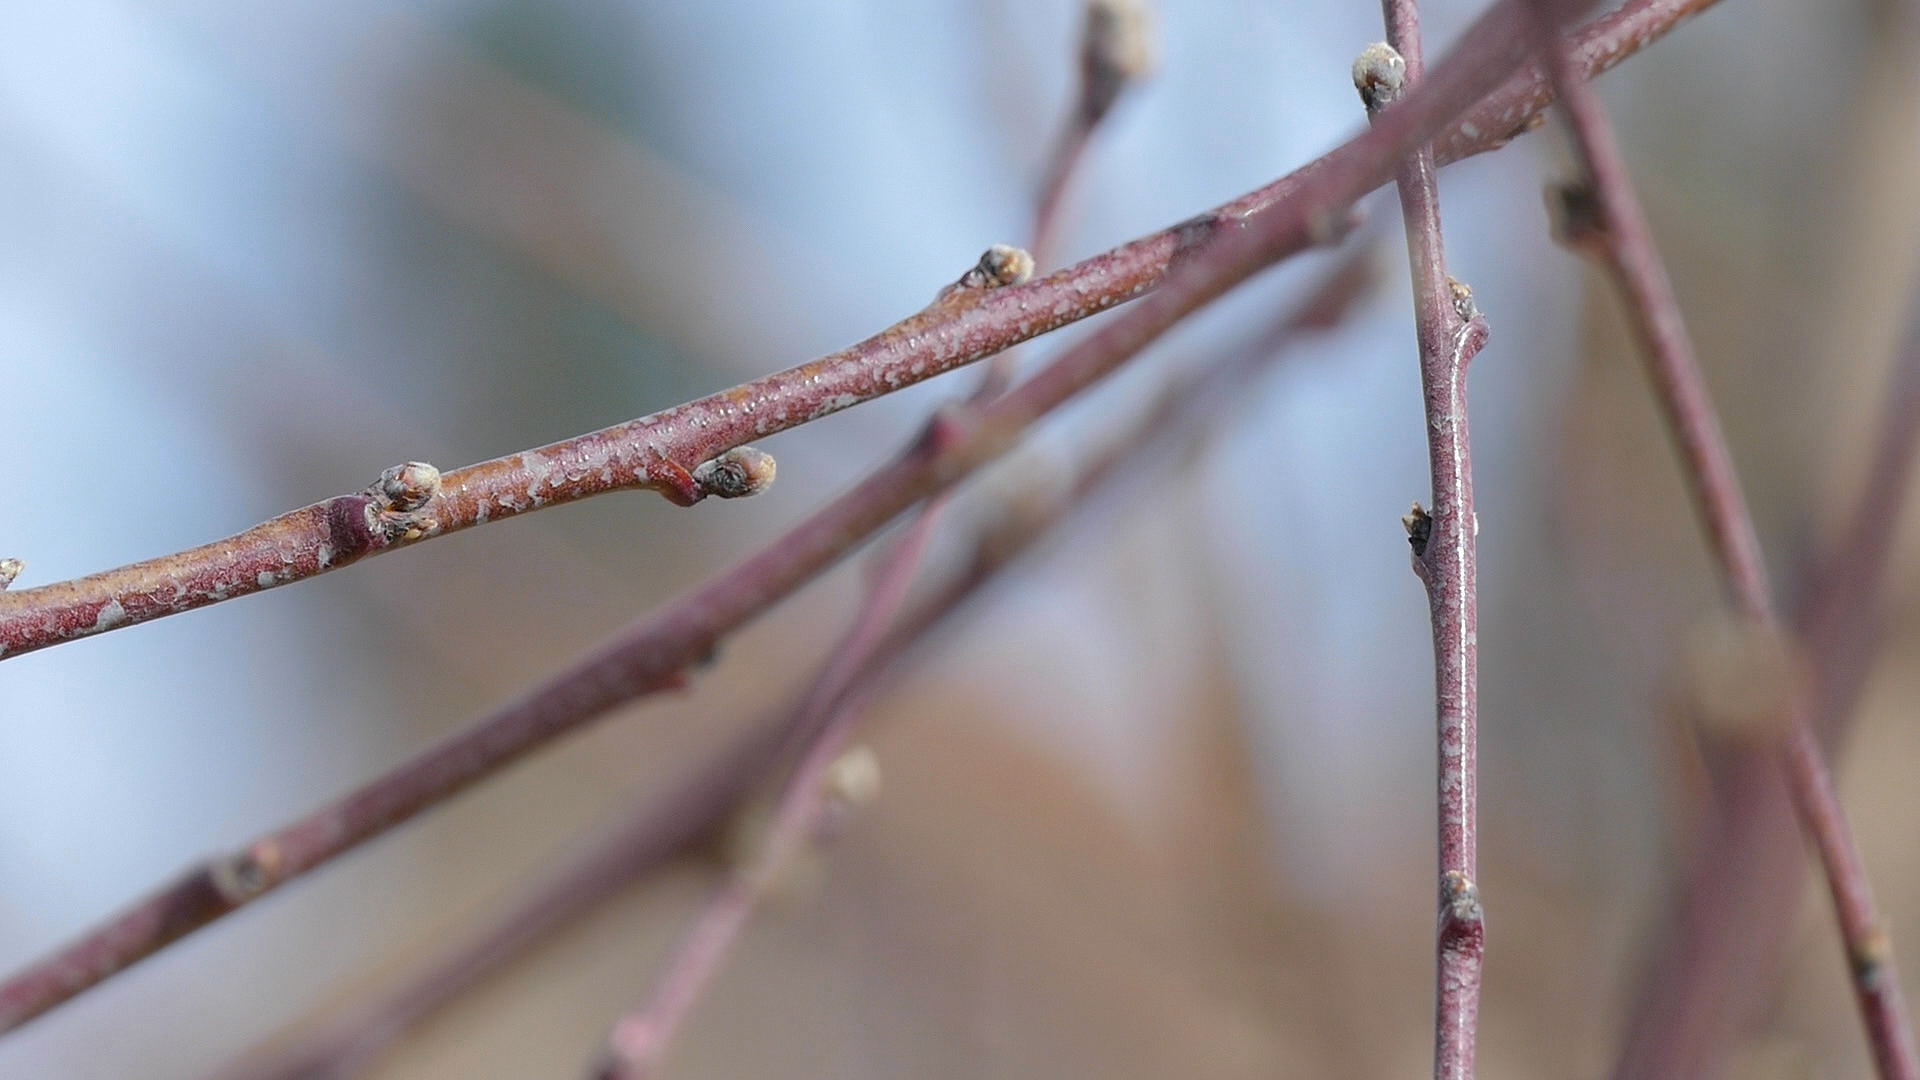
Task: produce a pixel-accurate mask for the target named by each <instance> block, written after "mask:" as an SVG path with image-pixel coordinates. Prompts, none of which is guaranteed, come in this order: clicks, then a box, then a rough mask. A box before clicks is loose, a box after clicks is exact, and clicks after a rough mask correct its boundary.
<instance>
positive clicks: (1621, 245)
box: [1532, 0, 1920, 1080]
mask: <svg viewBox="0 0 1920 1080" xmlns="http://www.w3.org/2000/svg"><path fill="white" fill-rule="evenodd" d="M1532 3H1533V5H1534V10H1535V13H1536V15H1537V19H1536V23H1537V26H1538V30H1539V33H1538V34H1537V37H1538V39H1539V41H1540V46H1541V51H1542V53H1543V54H1544V56H1545V59H1546V61H1547V65H1548V69H1549V72H1550V74H1551V75H1552V78H1553V82H1554V85H1555V88H1556V89H1557V91H1558V93H1559V97H1560V107H1561V111H1562V115H1563V116H1564V118H1565V120H1566V124H1567V128H1568V131H1569V133H1570V134H1571V135H1572V142H1573V148H1574V156H1575V159H1576V161H1577V162H1578V164H1579V167H1580V170H1581V173H1582V176H1581V179H1580V180H1578V181H1576V182H1574V183H1571V184H1567V185H1565V186H1563V187H1561V188H1559V189H1557V190H1556V191H1554V192H1552V193H1551V196H1550V197H1551V198H1552V200H1553V201H1554V209H1555V211H1556V219H1557V220H1556V231H1557V232H1558V233H1559V234H1560V235H1561V238H1562V239H1563V240H1564V241H1566V242H1567V243H1568V244H1569V245H1570V246H1572V247H1574V248H1576V249H1577V250H1579V251H1580V252H1582V253H1583V254H1585V255H1588V256H1589V257H1592V258H1594V259H1596V260H1597V261H1598V262H1599V263H1600V264H1601V265H1602V267H1603V268H1604V269H1605V270H1606V271H1607V273H1608V275H1609V276H1610V277H1611V278H1612V279H1613V284H1614V286H1615V288H1616V289H1617V290H1618V292H1619V294H1620V297H1621V300H1622V303H1623V306H1624V307H1625V309H1626V314H1627V318H1628V322H1629V323H1630V324H1631V325H1632V329H1633V333H1634V336H1635V337H1636V338H1637V339H1638V340H1639V343H1640V347H1641V351H1642V352H1643V353H1644V354H1645V358H1646V360H1647V366H1648V372H1649V374H1650V375H1651V376H1652V381H1653V386H1654V392H1655V397H1656V398H1657V399H1658V400H1659V403H1660V406H1661V409H1662V411H1663V412H1664V413H1665V416H1666V421H1667V426H1668V427H1669V429H1670V430H1671V432H1672V434H1673V436H1674V439H1675V441H1676V442H1677V443H1678V448H1679V451H1680V456H1681V460H1682V463H1683V468H1682V470H1681V471H1682V473H1683V474H1684V475H1685V476H1686V478H1687V480H1688V484H1689V487H1690V489H1691V491H1692V494H1693V498H1694V501H1695V504H1696V507H1697V509H1698V510H1699V513H1700V516H1701V519H1702V523H1703V524H1704V525H1705V526H1706V530H1707V535H1708V540H1709V546H1710V547H1711V548H1712V550H1713V554H1714V556H1715V558H1716V561H1717V562H1718V563H1719V566H1720V572H1721V575H1722V577H1723V579H1724V581H1725V584H1726V586H1727V588H1728V591H1729V592H1730V593H1731V594H1732V596H1731V598H1732V600H1733V602H1734V606H1735V607H1736V608H1737V609H1738V610H1737V615H1738V620H1739V626H1738V627H1737V630H1738V632H1739V633H1740V634H1741V635H1743V636H1744V637H1745V639H1746V640H1747V641H1748V642H1750V643H1752V647H1753V648H1755V649H1758V650H1760V651H1763V652H1766V653H1769V654H1776V655H1781V656H1784V655H1785V654H1784V652H1782V650H1784V649H1785V642H1786V631H1785V629H1784V628H1783V627H1782V625H1781V621H1780V618H1779V616H1778V614H1777V612H1776V611H1775V609H1774V602H1773V595H1772V591H1773V590H1772V585H1771V583H1770V582H1769V580H1768V576H1767V569H1766V563H1765V559H1764V556H1763V554H1762V551H1761V548H1760V538H1759V535H1758V533H1757V532H1756V530H1755V528H1754V524H1753V518H1752V516H1751V515H1750V514H1749V512H1748V510H1747V506H1746V499H1745V496H1744V495H1743V494H1742V492H1741V488H1740V479H1739V476H1738V474H1737V473H1736V472H1735V470H1734V466H1733V458H1732V454H1731V453H1730V451H1729V450H1728V448H1727V444H1726V439H1725V436H1724V435H1723V434H1722V433H1721V430H1720V422H1719V418H1718V416H1717V415H1716V414H1715V412H1714V407H1713V401H1712V398H1711V397H1710V396H1709V395H1708V393H1707V389H1706V384H1705V381H1704V380H1703V379H1702V377H1701V374H1700V369H1699V363H1698V361H1697V360H1696V359H1695V357H1694V352H1693V344H1692V342H1691V340H1690V339H1689V338H1688V335H1687V330H1686V325H1685V323H1684V321H1683V320H1682V318H1681V314H1680V308H1679V303H1678V301H1677V300H1676V299H1675V297H1674V295H1673V286H1672V284H1671V282H1670V281H1669V280H1668V278H1667V273H1666V268H1665V266H1664V264H1663V263H1662V261H1661V259H1660V254H1659V250H1658V249H1657V248H1656V246H1655V245H1654V242H1653V235H1652V232H1651V230H1650V229H1649V228H1648V226H1647V222H1646V217H1645V215H1644V213H1642V211H1641V209H1640V205H1639V200H1638V198H1637V197H1636V196H1635V194H1634V191H1633V184H1632V180H1631V178H1630V177H1629V175H1628V173H1627V169H1626V163H1625V161H1624V159H1622V157H1621V155H1620V150H1619V147H1618V145H1617V144H1616V142H1615V140H1614V136H1613V131H1612V128H1611V126H1610V125H1609V123H1608V121H1607V117H1606V113H1605V111H1604V109H1603V107H1602V106H1601V104H1600V99H1599V97H1598V95H1596V94H1595V93H1594V92H1593V89H1592V87H1591V86H1589V85H1588V83H1587V81H1586V79H1585V78H1584V77H1583V76H1582V74H1581V73H1580V71H1579V69H1578V67H1577V65H1576V64H1575V63H1574V61H1573V59H1572V57H1571V55H1570V54H1569V52H1568V50H1567V48H1566V46H1565V45H1564V44H1563V43H1562V41H1561V39H1560V34H1559V30H1558V25H1559V24H1558V22H1557V21H1556V11H1555V6H1556V5H1555V0H1532ZM1779 696H1780V700H1779V701H1777V702H1774V703H1772V708H1773V711H1774V712H1775V713H1777V714H1778V719H1779V721H1780V722H1781V723H1782V725H1783V727H1784V730H1781V731H1779V732H1777V733H1771V732H1770V733H1768V734H1769V736H1771V737H1775V738H1777V739H1778V743H1777V746H1776V753H1777V756H1778V761H1779V766H1780V768H1781V769H1782V771H1783V772H1784V773H1785V774H1786V779H1787V788H1788V791H1789V792H1790V793H1791V795H1792V798H1793V804H1794V809H1795V811H1796V813H1797V814H1798V815H1799V818H1800V822H1801V827H1802V829H1803V831H1804V832H1805V834H1806V836H1807V839H1808V840H1809V841H1810V842H1811V843H1812V845H1813V847H1814V849H1815V851H1816V852H1817V853H1818V854H1819V856H1820V861H1821V865H1822V867H1823V868H1824V869H1825V871H1826V876H1827V885H1828V888H1829V889H1830V891H1831V892H1832V895H1833V903H1834V907H1835V909H1836V914H1837V915H1838V921H1839V924H1840V933H1841V937H1842V939H1843V941H1844V943H1845V945H1846V949H1847V962H1848V966H1849V968H1850V969H1851V972H1852V976H1853V985H1854V992H1855V996H1856V997H1857V998H1858V999H1859V1004H1860V1011H1861V1015H1862V1017H1863V1019H1864V1021H1865V1024H1866V1028H1867V1038H1868V1042H1869V1045H1870V1047H1871V1049H1872V1051H1873V1057H1874V1064H1875V1066H1876V1068H1877V1069H1878V1072H1879V1075H1880V1077H1881V1078H1882V1080H1916V1078H1920V1060H1916V1054H1915V1049H1914V1043H1913V1032H1912V1027H1911V1024H1912V1021H1911V1019H1910V1018H1909V1017H1908V1015H1907V1011H1906V1006H1905V1003H1904V1001H1903V1000H1902V994H1901V989H1900V980H1899V976H1898V974H1897V973H1896V972H1895V970H1894V964H1893V955H1892V951H1891V949H1890V947H1889V945H1888V942H1887V937H1886V931H1885V929H1884V928H1883V927H1882V925H1881V923H1880V918H1879V915H1878V913H1877V912H1876V910H1875V907H1874V901H1873V894H1872V889H1871V887H1870V885H1869V883H1868V881H1867V876H1866V870H1865V868H1864V867H1863V866H1861V864H1860V857H1859V853H1858V851H1857V850H1856V849H1855V846H1854V842H1853V837H1852V835H1851V833H1850V830H1849V827H1848V825H1847V821H1846V815H1845V812H1844V811H1843V809H1842V808H1841V805H1840V798H1839V793H1838V792H1837V791H1836V790H1835V788H1834V783H1833V776H1832V773H1831V772H1830V771H1829V770H1828V768H1827V762H1826V758H1825V754H1824V752H1823V750H1822V748H1821V746H1820V743H1819V739H1818V737H1817V736H1816V734H1815V732H1814V729H1813V724H1812V721H1811V713H1812V710H1813V708H1814V702H1813V700H1812V697H1811V695H1810V694H1809V693H1808V692H1807V688H1806V687H1805V686H1803V685H1798V684H1797V683H1796V681H1795V680H1794V679H1793V678H1792V677H1791V676H1788V677H1786V678H1784V679H1783V682H1782V688H1781V693H1780V695H1779Z"/></svg>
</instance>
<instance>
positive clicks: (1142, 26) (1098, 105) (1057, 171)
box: [1032, 0, 1157, 270]
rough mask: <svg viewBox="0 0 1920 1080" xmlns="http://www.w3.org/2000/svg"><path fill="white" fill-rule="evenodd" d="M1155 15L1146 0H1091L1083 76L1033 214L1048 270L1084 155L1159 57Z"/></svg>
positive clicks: (1037, 258)
mask: <svg viewBox="0 0 1920 1080" xmlns="http://www.w3.org/2000/svg"><path fill="white" fill-rule="evenodd" d="M1152 21H1153V13H1152V11H1150V10H1149V9H1148V8H1147V6H1146V3H1145V0H1088V3H1087V5H1086V12H1085V19H1084V21H1083V22H1082V24H1081V30H1080V64H1079V71H1080V78H1079V81H1078V83H1077V90H1076V92H1075V95H1074V101H1073V106H1072V108H1071V110H1070V111H1069V112H1068V115H1067V122H1066V123H1065V124H1063V125H1061V128H1060V135H1059V137H1058V138H1057V139H1056V140H1055V142H1054V147H1053V153H1052V154H1051V155H1050V156H1049V158H1048V161H1047V171H1046V174H1045V176H1044V178H1043V179H1042V180H1041V183H1040V198H1039V199H1038V200H1037V201H1036V203H1035V206H1034V212H1033V236H1032V240H1033V244H1032V251H1033V260H1034V262H1035V263H1036V264H1037V265H1038V266H1039V267H1040V268H1041V269H1043V270H1044V269H1046V268H1048V267H1050V266H1052V265H1053V264H1054V259H1055V257H1056V256H1057V255H1058V253H1059V252H1058V248H1059V239H1060V226H1061V223H1062V215H1061V212H1060V210H1061V205H1062V203H1063V202H1064V201H1065V200H1066V195H1067V186H1068V183H1069V181H1071V180H1072V178H1073V176H1074V173H1075V172H1076V171H1077V170H1078V169H1079V166H1080V159H1081V157H1082V156H1083V153H1084V151H1085V150H1086V148H1087V143H1088V142H1089V141H1090V140H1091V139H1092V138H1093V133H1094V132H1095V131H1096V130H1098V129H1099V127H1100V122H1101V121H1102V120H1105V119H1106V118H1107V115H1108V114H1109V113H1111V112H1112V111H1113V106H1114V104H1115V103H1116V102H1118V101H1119V100H1120V95H1121V94H1122V93H1123V92H1124V91H1125V90H1126V88H1127V87H1128V86H1130V85H1132V84H1133V83H1135V82H1138V81H1139V80H1141V79H1143V78H1145V77H1146V76H1147V74H1148V73H1149V72H1151V71H1152V70H1153V67H1154V64H1155V63H1156V61H1157V54H1156V49H1155V46H1154V37H1153V26H1152Z"/></svg>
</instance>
